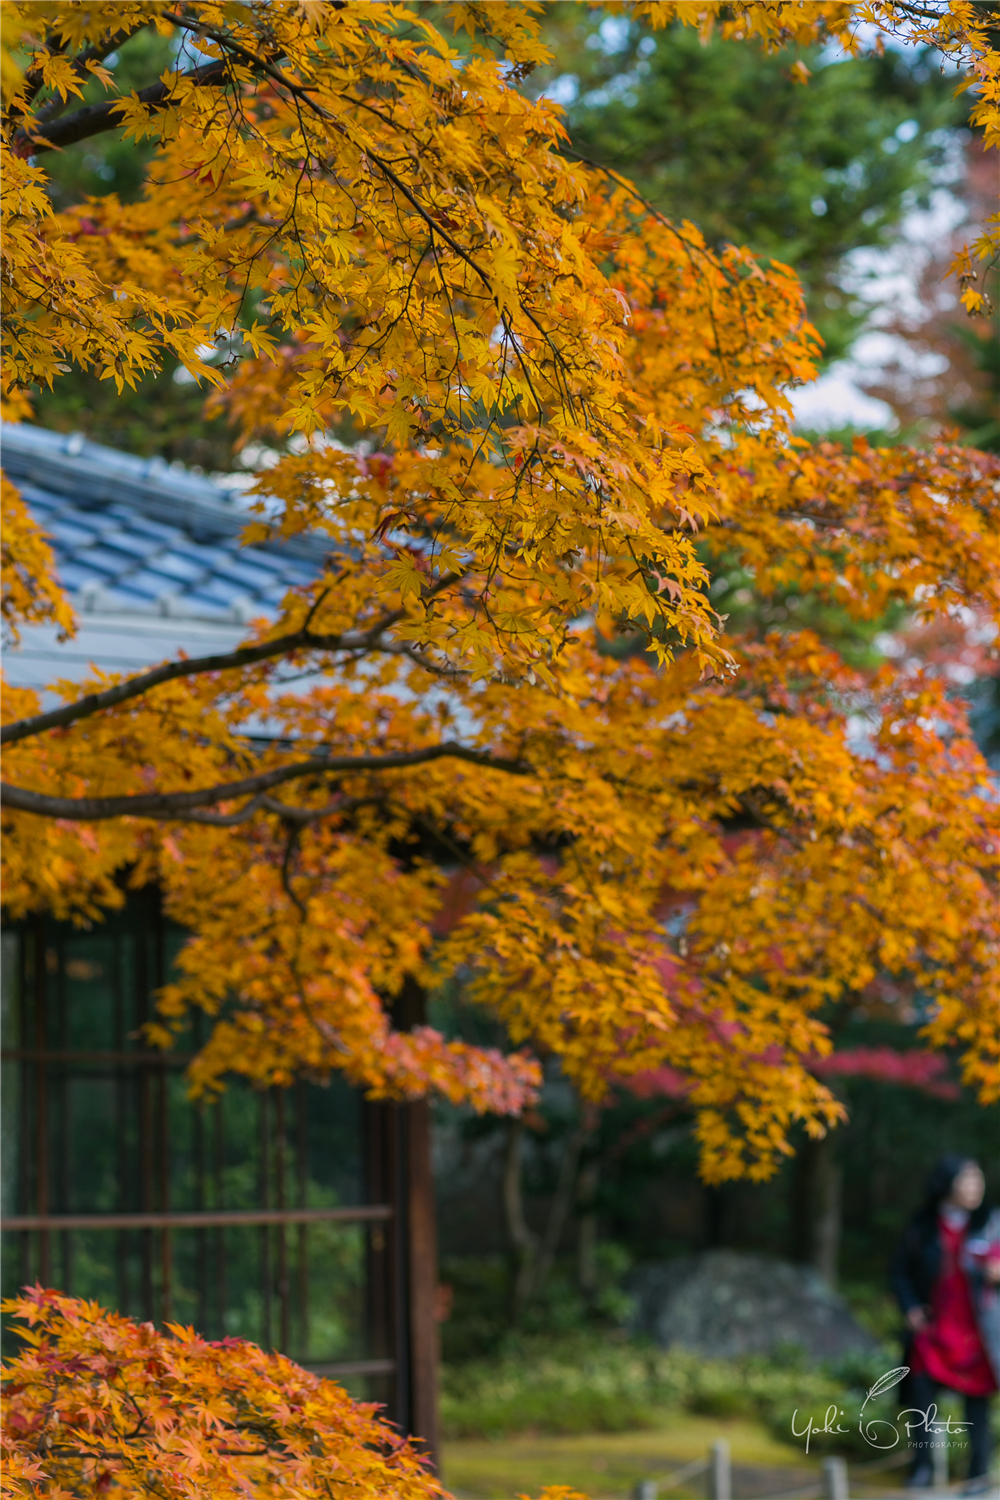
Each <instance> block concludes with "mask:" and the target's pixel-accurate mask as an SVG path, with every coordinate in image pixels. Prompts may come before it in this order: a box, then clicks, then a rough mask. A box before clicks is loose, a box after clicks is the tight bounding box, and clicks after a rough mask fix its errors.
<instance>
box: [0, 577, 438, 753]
mask: <svg viewBox="0 0 1000 1500" xmlns="http://www.w3.org/2000/svg"><path fill="white" fill-rule="evenodd" d="M460 576H461V575H460V574H458V573H448V574H446V575H445V576H444V577H443V578H441V579H439V580H438V582H437V583H436V584H435V585H434V586H433V588H430V589H428V590H427V592H426V593H425V594H424V595H423V598H424V599H432V598H434V597H435V596H436V595H438V594H440V593H442V592H443V591H444V590H445V589H448V588H450V587H451V585H452V584H453V583H457V582H458V580H459V578H460ZM315 609H316V606H315V605H314V606H313V609H311V610H310V612H309V614H308V616H307V619H306V626H305V628H303V629H302V630H294V631H291V632H290V633H289V634H288V635H281V636H275V637H274V638H273V639H272V640H269V641H261V642H259V643H258V644H257V645H256V646H239V647H237V649H236V650H235V651H225V652H221V653H219V654H217V655H214V656H194V657H190V658H181V659H179V660H177V661H168V662H164V663H163V664H162V666H159V667H153V668H151V670H150V671H148V672H142V673H140V674H139V676H138V677H129V678H128V679H127V680H126V681H125V682H119V683H118V684H117V685H116V686H115V687H111V688H105V689H104V691H103V692H101V693H88V694H87V696H86V697H85V698H77V700H76V701H75V702H74V703H64V704H63V705H62V707H61V708H51V709H49V710H48V712H47V713H43V714H34V715H33V716H32V717H31V718H30V719H18V720H16V721H15V723H13V724H5V725H4V727H3V728H2V729H0V745H16V744H17V743H18V741H19V740H26V739H30V738H31V737H32V736H33V735H36V734H44V732H45V731H46V730H47V729H62V728H65V727H66V725H67V724H74V723H76V721H77V720H78V719H89V718H91V717H92V716H93V715H94V714H96V713H100V712H101V710H102V709H105V708H117V706H118V704H120V703H128V702H129V700H130V699H132V698H141V697H142V696H143V694H144V693H148V692H150V691H151V689H153V688H155V687H159V686H160V684H161V683H164V682H175V681H176V680H177V678H178V677H200V676H202V675H203V674H204V673H206V672H229V671H233V670H235V669H238V668H239V667H252V666H254V665H255V664H256V663H257V662H260V661H269V660H271V659H272V658H274V657H275V656H286V655H291V653H292V652H293V651H347V652H359V651H371V650H376V649H379V650H382V649H384V650H386V651H388V652H389V653H390V654H396V653H397V649H398V653H399V654H401V655H406V656H411V657H412V659H413V660H414V661H415V662H416V663H417V664H418V665H419V666H421V667H423V668H425V670H427V671H431V672H433V671H438V672H440V673H442V674H444V672H445V669H443V668H437V667H435V665H434V664H433V663H432V662H429V661H428V660H427V659H426V658H425V657H423V656H421V655H420V654H419V653H418V652H416V650H415V648H411V647H409V646H408V645H405V644H402V643H401V644H400V646H399V647H398V648H397V647H396V646H395V645H392V646H391V647H390V646H385V647H380V646H379V637H380V636H382V635H383V634H384V633H385V632H386V631H387V630H389V629H391V627H392V626H393V625H395V624H396V623H397V622H398V621H399V620H400V619H401V618H402V616H403V613H404V611H403V610H401V609H396V610H392V611H390V612H389V613H388V614H385V615H383V616H382V618H381V619H380V620H377V621H376V622H375V624H374V625H372V626H371V627H370V629H368V630H361V631H356V632H349V633H348V632H345V633H344V634H343V635H318V634H316V633H315V632H313V631H312V630H310V629H309V628H308V622H309V620H311V619H312V617H313V614H314V613H315Z"/></svg>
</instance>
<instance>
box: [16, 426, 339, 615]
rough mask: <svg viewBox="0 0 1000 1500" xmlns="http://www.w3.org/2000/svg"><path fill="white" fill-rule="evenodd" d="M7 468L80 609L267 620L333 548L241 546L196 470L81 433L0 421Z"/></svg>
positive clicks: (225, 505)
mask: <svg viewBox="0 0 1000 1500" xmlns="http://www.w3.org/2000/svg"><path fill="white" fill-rule="evenodd" d="M0 436H2V447H3V451H2V455H0V457H2V462H3V467H4V469H5V471H6V472H7V474H8V475H9V477H10V479H11V480H12V482H13V483H14V484H16V485H17V486H18V488H19V489H20V490H21V493H22V494H23V495H24V497H25V500H26V501H27V503H28V505H29V508H30V509H31V510H32V512H33V513H34V514H35V515H36V516H37V518H38V520H39V521H40V522H41V524H42V526H43V527H44V529H45V530H46V531H48V532H49V534H50V536H51V537H52V542H53V550H54V552H55V556H56V562H57V567H58V570H59V574H60V577H61V579H62V581H63V583H64V585H65V587H66V588H67V590H68V591H69V593H70V594H71V596H72V595H75V596H77V600H78V603H79V604H80V605H82V607H83V610H84V612H85V613H86V612H87V611H89V610H94V611H97V612H105V611H110V612H111V613H116V612H121V613H122V614H125V615H127V614H130V613H131V614H142V615H145V616H147V617H148V616H149V615H150V614H154V615H155V614H158V613H159V614H163V615H169V616H177V617H178V618H187V619H191V620H198V619H201V620H205V621H206V622H213V623H215V624H218V623H219V622H223V621H228V622H232V623H239V622H240V621H242V620H245V619H249V618H253V617H257V616H260V615H262V614H264V615H267V614H270V615H274V614H277V612H278V611H279V610H280V608H281V603H282V600H283V598H284V596H285V594H286V592H287V591H288V589H289V588H291V587H298V586H301V585H303V584H306V583H308V582H310V580H312V579H313V578H315V577H317V576H318V575H319V574H320V573H321V572H322V569H323V566H324V563H325V560H326V558H327V557H328V556H329V554H330V552H331V550H332V548H331V543H330V539H329V537H325V536H320V535H318V534H316V535H312V534H307V535H303V536H298V537H292V538H289V539H286V540H274V541H267V542H264V543H261V544H258V545H255V546H252V547H241V546H240V536H241V534H242V532H243V529H244V527H245V525H246V524H247V522H248V520H250V519H251V517H250V515H249V513H248V511H247V509H246V507H245V505H244V504H243V503H242V502H241V501H240V500H239V499H238V498H235V499H234V497H233V496H232V494H231V493H230V492H227V491H223V490H220V489H218V488H216V486H214V485H212V484H211V483H209V482H208V481H207V480H205V479H202V478H199V477H198V476H197V475H193V474H187V473H185V472H184V471H183V470H179V469H175V468H173V467H170V466H167V465H166V464H163V463H158V462H154V461H149V462H147V461H146V460H144V459H137V458H133V457H132V455H131V454H127V453H118V452H116V451H115V450H114V449H111V448H104V447H101V446H100V445H98V444H96V443H90V442H86V441H84V440H83V439H81V438H80V437H79V436H78V435H77V436H74V437H66V436H63V435H62V434H59V433H54V432H46V431H45V430H44V429H42V428H39V427H32V426H29V425H28V424H26V423H21V424H18V425H16V426H12V425H10V424H4V425H3V427H2V429H0Z"/></svg>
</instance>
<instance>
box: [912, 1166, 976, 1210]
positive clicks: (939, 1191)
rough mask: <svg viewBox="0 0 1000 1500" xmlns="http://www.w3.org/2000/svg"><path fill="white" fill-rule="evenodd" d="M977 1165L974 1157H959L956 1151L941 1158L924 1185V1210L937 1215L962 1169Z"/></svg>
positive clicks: (929, 1173) (932, 1168)
mask: <svg viewBox="0 0 1000 1500" xmlns="http://www.w3.org/2000/svg"><path fill="white" fill-rule="evenodd" d="M976 1165H977V1162H976V1159H975V1157H974V1156H959V1154H958V1153H957V1152H956V1151H949V1152H948V1154H947V1155H946V1156H939V1157H938V1159H937V1161H936V1162H935V1163H934V1165H933V1167H931V1169H930V1171H929V1172H928V1174H927V1181H926V1183H925V1184H924V1209H925V1210H926V1211H928V1212H931V1213H935V1212H936V1211H937V1209H938V1207H939V1205H940V1204H941V1203H942V1202H943V1200H944V1199H945V1198H947V1196H948V1194H949V1193H950V1192H951V1188H952V1184H953V1183H954V1181H955V1178H956V1177H957V1176H958V1174H959V1173H960V1172H961V1170H962V1168H963V1167H970V1166H971V1167H974V1166H976Z"/></svg>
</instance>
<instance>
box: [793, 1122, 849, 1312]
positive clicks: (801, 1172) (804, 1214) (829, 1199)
mask: <svg viewBox="0 0 1000 1500" xmlns="http://www.w3.org/2000/svg"><path fill="white" fill-rule="evenodd" d="M842 1179H843V1170H842V1168H841V1166H840V1163H839V1162H838V1161H837V1158H836V1155H835V1152H834V1141H833V1134H832V1132H830V1133H828V1134H827V1135H825V1136H824V1137H823V1139H822V1140H820V1141H814V1140H808V1139H807V1140H805V1141H804V1142H803V1143H802V1146H801V1147H800V1149H799V1153H798V1156H797V1157H796V1161H795V1171H794V1173H793V1177H792V1202H791V1208H792V1214H791V1218H792V1255H793V1258H794V1259H795V1260H797V1261H800V1262H801V1263H802V1264H803V1265H809V1266H815V1268H816V1270H817V1271H819V1273H820V1275H821V1276H822V1277H823V1278H824V1280H826V1281H827V1282H828V1283H829V1284H830V1286H836V1284H837V1268H838V1262H839V1259H840V1233H841V1185H842Z"/></svg>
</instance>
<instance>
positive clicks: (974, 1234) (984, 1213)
mask: <svg viewBox="0 0 1000 1500" xmlns="http://www.w3.org/2000/svg"><path fill="white" fill-rule="evenodd" d="M984 1188H985V1184H984V1181H983V1174H982V1171H981V1170H980V1168H979V1166H978V1164H977V1163H976V1162H974V1161H972V1160H971V1159H970V1158H968V1157H963V1156H957V1155H950V1156H943V1157H942V1158H941V1159H940V1161H938V1162H937V1163H936V1164H935V1166H934V1168H933V1170H932V1171H931V1173H930V1176H929V1177H928V1180H927V1187H926V1193H925V1198H924V1202H923V1204H922V1206H921V1208H920V1209H919V1210H918V1211H917V1213H916V1214H915V1215H914V1216H913V1218H912V1219H911V1221H910V1223H909V1224H908V1225H907V1228H906V1230H905V1231H904V1233H903V1236H902V1238H901V1240H900V1242H899V1245H898V1247H897V1249H896V1253H895V1256H894V1257H893V1261H892V1267H891V1271H890V1281H891V1285H892V1289H893V1291H894V1292H895V1294H896V1298H897V1300H898V1302H899V1305H900V1307H901V1309H902V1312H903V1316H904V1317H905V1319H906V1326H907V1338H906V1347H905V1350H904V1354H903V1363H904V1364H905V1365H907V1366H909V1369H910V1374H909V1377H908V1380H907V1385H906V1387H905V1388H904V1393H903V1394H904V1399H905V1400H906V1401H907V1404H908V1406H909V1407H911V1408H915V1409H917V1410H919V1411H927V1410H928V1409H929V1408H930V1407H931V1406H932V1405H933V1403H934V1402H935V1400H936V1397H937V1393H938V1391H939V1389H940V1388H941V1387H942V1386H944V1387H945V1388H947V1389H950V1390H955V1391H958V1392H960V1393H961V1394H962V1395H964V1397H965V1421H966V1423H967V1424H968V1430H967V1438H968V1443H969V1449H970V1461H969V1475H968V1478H969V1484H968V1486H967V1487H966V1492H967V1493H969V1494H980V1493H982V1494H985V1493H987V1492H988V1489H989V1480H988V1478H987V1474H988V1469H989V1459H990V1434H989V1398H990V1394H991V1393H992V1392H993V1391H995V1390H996V1389H997V1374H998V1371H997V1369H996V1358H997V1351H996V1340H995V1339H994V1338H992V1337H991V1336H989V1335H990V1334H991V1333H992V1331H993V1330H992V1327H991V1326H990V1328H989V1329H987V1327H986V1326H985V1324H984V1312H985V1311H988V1312H989V1316H990V1317H991V1318H992V1317H993V1316H994V1315H995V1304H996V1295H995V1292H994V1290H993V1285H992V1283H993V1282H995V1281H996V1279H997V1277H998V1275H1000V1265H998V1263H997V1262H996V1261H995V1258H994V1257H995V1256H996V1254H997V1250H994V1249H992V1248H991V1247H989V1246H982V1245H980V1239H981V1238H982V1236H983V1235H984V1233H992V1230H993V1225H994V1223H995V1215H993V1216H991V1211H990V1209H989V1208H988V1207H987V1206H986V1204H985V1203H984V1201H983V1194H984ZM998 1249H1000V1247H998ZM973 1252H974V1253H973ZM984 1294H985V1295H984ZM928 1437H929V1434H928V1433H926V1432H920V1431H916V1432H915V1433H914V1436H913V1439H912V1441H913V1443H914V1449H915V1452H914V1459H913V1463H912V1465H911V1469H910V1473H909V1476H908V1478H907V1486H908V1487H909V1488H923V1487H926V1486H929V1485H930V1484H931V1482H932V1479H933V1472H932V1464H931V1460H930V1455H929V1452H928V1447H927V1441H928Z"/></svg>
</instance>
